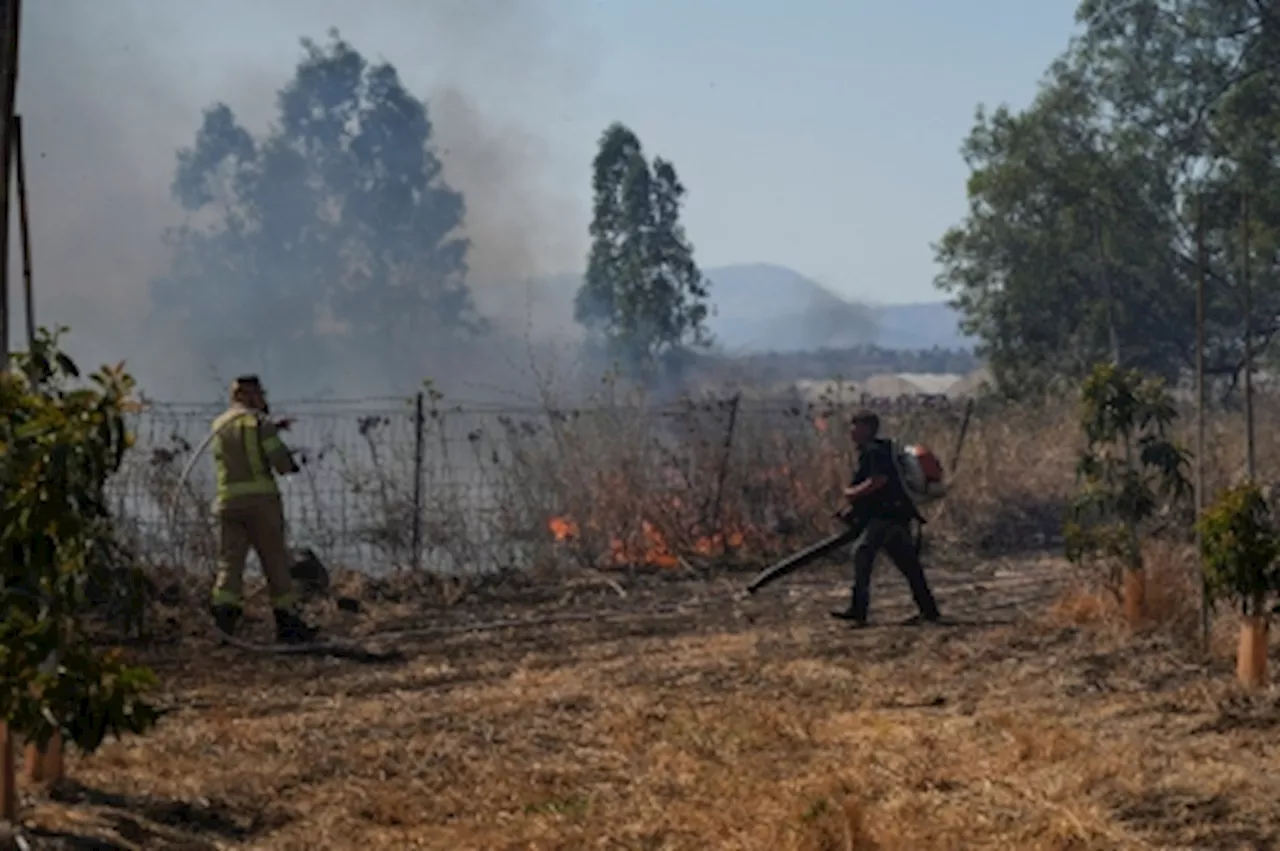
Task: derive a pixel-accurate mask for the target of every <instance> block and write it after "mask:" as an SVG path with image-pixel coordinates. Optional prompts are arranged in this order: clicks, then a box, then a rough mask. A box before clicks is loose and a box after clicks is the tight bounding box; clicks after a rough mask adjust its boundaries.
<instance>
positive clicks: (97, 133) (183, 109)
mask: <svg viewBox="0 0 1280 851" xmlns="http://www.w3.org/2000/svg"><path fill="white" fill-rule="evenodd" d="M1074 8H1075V3H1074V2H1072V0H1035V1H1034V2H1031V1H1030V0H1017V2H1015V0H973V1H972V2H958V0H895V2H892V3H886V2H877V3H872V2H864V1H863V0H847V2H835V0H791V2H787V3H783V2H780V0H775V1H774V2H764V0H737V2H730V0H684V2H676V0H643V2H642V0H419V1H418V2H414V1H413V0H361V2H357V0H269V1H268V2H260V1H259V2H255V0H220V2H204V0H181V2H174V0H111V2H102V0H58V1H57V2H42V3H28V4H27V5H26V7H25V11H24V15H25V19H24V47H23V51H24V52H23V70H22V78H21V83H20V87H19V109H20V110H21V111H23V112H24V114H25V115H26V116H27V128H28V137H29V142H28V147H29V149H31V150H34V151H38V152H39V154H41V155H47V156H41V157H39V158H38V159H33V161H32V164H31V166H30V172H31V178H30V182H31V184H32V190H31V191H32V198H33V211H34V212H33V215H34V216H35V218H36V223H37V230H36V241H37V244H36V256H37V264H38V266H40V267H42V279H43V280H45V281H49V282H50V283H48V284H46V285H45V287H44V289H43V290H42V296H41V299H42V301H43V302H47V303H49V304H52V305H58V306H60V307H61V309H65V310H66V311H67V312H69V314H71V315H70V319H71V320H72V321H74V320H75V319H76V318H77V315H76V311H77V310H79V311H80V312H81V313H85V312H86V311H90V310H92V316H93V317H94V318H95V319H97V320H100V321H101V320H104V319H108V318H110V317H114V318H115V319H117V320H123V319H124V318H125V317H127V316H131V315H133V314H135V313H136V312H137V303H138V300H139V299H141V298H143V297H144V294H145V286H144V282H145V279H146V277H147V276H148V275H149V274H151V273H154V272H155V271H156V270H157V269H158V268H159V265H160V264H161V263H162V257H163V254H162V252H161V251H160V250H159V239H158V238H159V232H160V230H161V228H162V227H163V226H164V225H165V224H167V223H170V222H171V221H172V220H173V216H174V214H175V211H174V210H173V208H172V206H171V205H170V203H169V201H168V200H167V198H166V195H167V188H168V183H169V180H170V177H171V175H172V169H173V154H174V150H175V149H176V148H177V147H178V146H180V145H183V144H188V143H189V142H190V141H191V139H192V137H193V134H194V131H195V128H196V127H197V125H198V122H199V117H200V111H201V109H202V108H204V107H205V106H207V105H208V104H209V103H211V102H212V101H215V100H219V99H221V100H226V101H227V102H229V103H230V104H231V106H232V107H233V108H235V109H236V110H237V111H238V112H239V113H240V114H241V115H242V116H243V117H244V119H245V121H246V122H248V123H249V124H250V125H251V126H252V127H261V126H263V125H265V122H266V121H267V120H268V119H269V117H270V113H271V103H272V98H273V97H274V91H275V89H276V88H278V87H279V86H280V85H281V84H282V83H283V82H284V81H285V80H286V79H287V77H288V75H289V74H290V72H291V70H292V68H293V66H294V65H295V63H296V62H297V60H298V58H299V55H300V48H299V47H298V39H299V38H300V37H302V36H311V37H314V38H317V39H323V38H324V35H325V32H326V31H327V29H328V28H329V27H330V26H337V27H338V28H339V29H340V30H341V31H342V33H343V35H344V36H345V37H346V38H347V39H348V40H350V41H351V42H352V43H354V45H355V46H356V47H357V48H358V49H360V50H361V51H363V52H364V53H365V54H366V55H368V56H370V57H378V58H385V59H387V60H390V61H391V62H393V63H394V64H395V65H396V66H397V67H398V68H399V69H400V71H401V74H402V76H403V78H404V79H405V81H406V82H407V84H408V85H409V86H410V87H411V88H412V89H413V90H414V91H415V92H416V93H418V94H421V95H423V96H426V97H428V98H429V99H430V98H432V97H434V96H436V95H437V94H439V92H440V91H441V90H442V89H450V90H453V91H460V92H462V93H463V95H464V96H465V100H466V102H467V103H468V104H469V105H470V107H471V108H472V109H474V110H475V111H476V112H477V113H478V114H479V115H481V116H482V117H483V120H484V123H485V133H486V134H487V136H486V139H487V141H486V144H488V145H491V146H498V147H496V148H494V150H497V149H498V148H501V147H502V146H505V150H507V151H508V153H510V154H511V155H512V156H513V157H514V159H512V160H511V162H512V163H516V161H517V160H518V163H517V164H515V165H512V164H508V165H507V167H506V171H505V172H503V171H502V170H500V169H496V168H487V167H481V168H477V167H476V164H475V163H474V162H473V163H471V166H470V171H469V172H468V173H467V174H466V180H463V181H462V182H463V183H468V181H470V182H469V183H468V186H471V185H474V186H475V187H476V198H477V201H476V204H475V205H474V206H475V207H476V208H477V209H478V210H479V211H480V212H481V213H484V214H485V215H487V216H488V218H489V219H490V220H491V223H490V231H491V234H490V237H489V242H488V243H486V246H487V248H486V250H488V251H489V253H490V254H491V255H492V257H491V259H490V261H489V262H490V265H491V266H492V267H493V269H495V270H496V269H499V268H500V267H501V266H502V264H503V263H508V264H510V263H517V262H518V263H526V264H529V265H531V266H536V267H537V271H539V272H551V271H563V270H564V269H566V268H572V267H574V266H575V265H576V266H580V265H581V258H582V257H583V256H584V254H585V250H586V228H587V216H588V212H589V203H590V197H589V193H590V173H589V168H590V160H591V157H592V155H593V154H594V148H595V144H596V141H597V139H598V137H599V135H600V133H601V131H602V130H603V129H604V127H605V126H606V125H607V124H608V123H609V122H611V121H613V120H621V121H623V122H625V123H627V124H629V125H630V126H631V127H632V128H633V129H634V130H636V131H637V133H638V134H639V135H640V137H641V139H642V141H643V143H644V144H645V147H646V148H647V149H648V151H649V153H650V154H659V155H662V156H664V157H666V158H668V159H671V160H673V161H674V162H675V164H676V166H677V168H678V170H679V172H680V174H681V176H682V178H683V180H684V182H685V183H686V185H687V186H688V189H689V198H688V206H687V211H686V225H687V230H688V233H689V236H690V238H691V239H692V240H693V242H694V244H695V246H696V248H697V252H698V259H699V261H700V262H701V263H702V265H703V266H715V265H721V264H726V263H744V262H771V263H778V264H783V265H787V266H791V267H793V268H795V269H796V270H798V271H800V272H802V273H804V274H807V275H809V276H811V277H814V278H816V279H817V280H819V281H820V282H822V283H824V284H826V285H827V286H828V287H830V288H831V289H833V290H834V291H836V292H839V293H841V294H843V295H845V296H848V297H852V298H856V299H859V300H865V301H872V302H876V303H903V302H914V301H921V300H936V299H938V298H940V295H939V294H938V293H937V291H936V290H934V289H933V287H932V278H933V276H934V274H935V272H936V269H935V266H934V264H933V260H932V252H931V250H930V242H931V241H933V240H935V239H937V238H938V237H939V236H940V235H941V234H942V232H943V231H944V230H945V229H946V228H947V227H948V226H949V225H951V224H953V223H955V222H956V221H958V219H959V218H960V217H961V216H962V215H963V212H964V183H965V179H966V176H967V175H966V171H965V168H964V165H963V163H962V162H961V160H960V156H959V146H960V143H961V140H962V138H963V137H964V135H965V134H966V132H967V131H968V129H969V128H970V126H971V124H972V119H973V113H974V109H975V107H976V105H977V104H978V103H979V102H985V103H987V104H991V105H994V104H998V103H1001V102H1009V103H1012V104H1015V105H1022V104H1025V103H1027V102H1028V101H1029V99H1030V98H1031V97H1032V95H1033V94H1034V91H1035V87H1036V84H1037V82H1038V80H1039V78H1040V76H1041V74H1042V72H1043V70H1044V68H1045V67H1046V66H1047V65H1048V63H1049V62H1050V61H1051V60H1052V58H1053V57H1054V56H1055V55H1056V54H1057V53H1059V52H1060V51H1061V50H1062V49H1063V48H1064V47H1065V46H1066V44H1067V40H1068V38H1069V37H1070V35H1071V33H1072V31H1073V28H1074V25H1073V13H1074ZM442 114H443V113H442ZM454 132H455V135H456V134H457V132H458V131H457V130H456V129H455V131H454ZM455 141H458V140H456V139H455ZM458 144H459V145H460V147H463V148H466V149H467V150H468V151H473V150H474V151H483V150H485V148H484V146H483V145H480V144H479V143H477V144H475V145H472V144H471V143H470V142H468V141H465V139H464V140H463V141H458ZM517 154H518V156H516V155H517ZM481 165H482V166H483V165H484V164H483V163H481ZM499 173H504V174H505V173H509V174H512V175H515V176H514V177H512V178H511V179H510V180H506V179H505V178H504V180H501V181H500V180H497V179H496V178H494V177H493V175H494V174H499ZM486 178H492V179H490V180H489V185H484V183H485V179H486ZM504 212H505V213H507V215H506V216H505V217H503V215H502V214H503V213H504ZM516 212H519V213H520V216H517V215H515V213H516ZM521 216H523V220H524V222H525V223H523V224H522V223H520V222H521ZM517 230H518V231H521V232H522V233H521V234H520V236H521V237H522V238H523V241H524V244H523V245H522V246H518V249H519V250H518V251H517V250H516V249H515V248H512V247H511V246H509V245H499V243H500V242H502V241H503V240H504V239H507V238H508V237H509V238H511V239H514V238H515V231H517ZM494 234H498V236H494ZM503 251H506V254H507V255H511V256H504V257H502V258H499V257H498V255H499V254H502V253H503ZM530 254H537V255H538V256H537V257H534V258H532V259H531V258H530V257H528V256H526V255H530ZM516 255H518V257H517V256H516ZM513 257H516V259H512V258H513ZM87 277H91V278H93V279H94V280H95V282H96V283H95V287H96V289H95V290H94V292H93V293H85V292H84V291H83V289H76V290H74V291H73V290H71V289H69V288H63V289H60V287H62V286H63V285H61V284H60V283H59V282H61V281H77V280H79V281H83V280H86V278H87ZM109 308H110V309H111V310H114V311H115V312H114V313H111V312H109V310H108V309H109Z"/></svg>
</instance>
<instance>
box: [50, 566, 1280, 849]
mask: <svg viewBox="0 0 1280 851" xmlns="http://www.w3.org/2000/svg"><path fill="white" fill-rule="evenodd" d="M933 576H934V583H935V585H936V588H937V592H938V595H939V597H940V599H941V600H942V601H943V603H944V605H945V606H946V607H947V608H948V610H949V611H950V613H951V614H952V615H954V616H955V617H956V618H957V620H958V622H959V625H957V626H954V627H948V628H938V629H928V628H926V629H920V628H906V627H894V626H889V627H887V628H872V629H868V630H866V631H862V632H850V631H848V630H847V629H845V628H843V627H842V626H840V625H838V624H836V623H835V622H833V621H831V620H830V619H829V618H827V617H826V616H825V615H824V613H823V610H824V609H825V608H827V607H829V606H833V605H835V604H837V603H839V602H840V601H841V600H840V598H841V597H842V596H843V593H844V592H843V591H842V590H841V585H842V584H843V581H842V580H841V578H840V577H839V576H838V575H837V574H836V573H834V571H833V572H831V573H830V574H829V575H827V576H824V575H822V573H821V572H820V571H817V570H814V571H812V572H811V573H808V574H806V575H804V576H803V577H800V578H798V579H796V580H794V581H791V582H789V583H788V584H787V585H786V586H785V587H784V588H782V589H780V590H778V591H777V592H770V593H768V594H766V595H764V596H763V597H762V599H759V600H751V601H747V602H734V601H732V597H731V595H730V592H731V591H732V590H733V588H734V587H736V583H731V582H729V581H728V580H715V581H706V580H694V579H678V578H674V577H671V576H666V577H663V576H654V577H635V578H634V579H633V580H631V581H630V584H629V587H628V589H627V590H628V596H627V598H626V600H618V599H616V598H614V597H612V596H610V593H609V592H607V591H602V592H596V591H592V590H590V589H583V590H581V591H580V592H578V593H577V594H576V595H575V596H574V597H573V598H572V599H567V600H562V601H560V606H561V607H562V608H565V609H568V610H579V611H591V610H593V609H594V610H600V611H603V612H605V613H606V614H607V613H608V612H614V613H615V614H620V613H621V609H622V607H625V609H627V610H629V611H630V612H631V616H630V617H629V618H626V619H624V618H621V617H618V618H606V617H601V618H600V619H599V620H598V621H596V622H593V623H577V624H573V625H565V626H559V627H555V626H550V627H543V628H540V629H536V630H533V629H531V630H510V631H505V632H499V633H488V634H479V635H471V636H468V635H454V636H451V637H448V638H443V639H442V638H439V637H437V638H432V639H425V640H415V639H413V638H412V636H411V635H410V634H409V633H407V632H406V630H409V629H412V628H415V627H420V626H431V627H439V626H441V625H443V624H449V623H464V622H466V621H467V620H469V619H475V618H479V619H486V618H490V617H493V615H494V612H495V610H499V609H500V610H502V611H503V612H504V613H505V614H508V615H510V614H524V615H528V616H532V615H535V614H539V613H541V612H543V611H545V609H546V604H536V603H534V602H531V600H532V599H533V597H532V592H527V593H525V594H516V593H514V592H508V593H507V594H506V595H505V596H504V597H502V598H501V599H498V598H496V597H495V598H494V599H487V600H481V599H472V600H470V601H468V602H464V603H461V604H459V605H457V606H455V607H452V608H450V609H447V610H443V609H442V610H437V611H435V612H431V613H429V614H428V615H427V616H425V617H424V615H423V614H422V613H421V611H418V612H417V613H416V614H414V613H413V611H412V607H410V606H406V605H399V606H391V605H387V606H383V607H378V606H376V605H375V606H373V608H372V609H371V611H370V612H369V613H368V614H367V616H366V619H365V620H364V621H362V622H361V623H360V624H359V625H358V626H359V628H358V629H357V630H356V631H357V632H361V633H376V632H378V631H380V630H384V629H395V630H397V631H398V633H397V634H398V636H399V637H398V638H397V639H396V640H397V641H398V643H400V644H401V646H403V647H405V648H406V649H408V650H409V651H410V653H411V661H409V662H408V663H407V664H404V665H401V666H398V667H387V668H368V667H359V666H353V665H351V664H350V663H337V662H322V661H316V660H312V661H301V660H293V661H283V660H264V659H254V658H246V657H244V656H242V655H235V654H233V653H231V652H230V651H224V650H210V649H209V647H208V646H188V649H186V650H183V651H180V652H174V651H168V652H164V653H161V652H159V651H156V652H154V653H152V654H149V655H151V657H152V658H151V661H153V662H154V663H155V664H156V665H157V667H158V669H159V671H160V673H161V674H162V676H163V677H164V679H165V681H166V683H167V684H168V688H169V689H170V690H171V692H172V699H173V701H174V703H175V705H177V706H178V707H180V708H179V710H178V712H177V714H176V715H174V716H173V717H171V718H170V719H168V720H167V721H166V722H165V723H164V724H163V726H162V727H161V728H160V729H159V730H158V731H156V732H155V733H154V734H153V735H151V736H149V737H147V738H145V739H139V740H129V741H126V742H121V743H113V744H110V745H108V746H106V747H105V748H104V749H103V750H102V751H101V752H100V753H99V754H97V755H95V756H93V757H91V758H88V759H83V760H73V761H72V762H71V764H70V771H71V776H72V777H73V778H74V779H75V781H76V782H77V784H83V785H82V786H77V787H73V788H69V789H66V790H61V791H60V793H59V794H58V795H57V796H56V798H57V800H49V799H48V798H45V797H43V796H39V795H38V796H37V797H35V798H33V799H31V801H30V807H29V815H28V819H27V820H28V822H29V823H30V824H31V825H33V826H39V827H40V828H42V829H43V831H44V832H45V833H46V835H47V834H51V833H54V832H59V831H61V832H62V833H64V834H68V833H75V834H79V835H81V836H84V835H93V836H97V837H99V841H102V842H108V843H111V844H105V845H98V846H94V847H101V848H157V849H165V848H169V849H178V848H182V849H201V848H215V847H222V848H230V847H235V848H271V849H283V850H284V851H288V849H298V850H299V851H301V850H302V849H322V848H334V849H340V848H364V849H370V851H373V850H374V849H383V848H385V849H404V848H438V849H495V851H498V850H499V849H517V848H519V849H573V848H618V849H706V848H717V849H721V848H722V849H762V851H764V849H769V851H774V849H776V851H787V849H797V851H798V849H810V850H811V851H816V849H873V848H874V849H882V851H890V849H953V848H954V849H987V848H989V849H1010V848H1018V849H1026V850H1027V851H1036V849H1077V848H1078V849H1111V848H1114V849H1139V848H1182V847H1186V848H1203V849H1207V848H1244V847H1248V848H1264V847H1272V845H1273V844H1274V843H1276V842H1280V812H1277V810H1276V808H1275V805H1274V802H1275V801H1276V800H1277V798H1278V796H1280V770H1277V769H1280V763H1277V758H1276V756H1275V750H1274V748H1272V747H1270V746H1269V743H1268V741H1269V739H1270V738H1271V736H1272V732H1273V729H1274V727H1273V725H1274V724H1275V722H1276V718H1277V717H1278V716H1277V712H1276V708H1277V702H1278V698H1280V695H1278V694H1277V693H1276V692H1275V691H1274V690H1266V691H1263V692H1258V693H1254V694H1251V695H1244V694H1240V693H1238V692H1237V690H1236V689H1235V687H1234V686H1233V685H1232V684H1231V682H1232V681H1231V676H1230V664H1229V661H1227V660H1226V659H1225V658H1224V654H1223V653H1221V652H1220V653H1218V655H1217V656H1216V657H1215V658H1214V659H1213V660H1211V661H1209V662H1202V661H1198V659H1197V657H1196V656H1195V654H1194V653H1191V652H1190V651H1188V650H1186V649H1185V647H1184V645H1182V644H1180V643H1179V642H1178V640H1177V639H1176V637H1174V636H1171V635H1170V634H1169V633H1168V632H1166V631H1164V630H1161V629H1152V630H1149V631H1147V632H1145V633H1143V634H1140V635H1137V636H1133V635H1127V634H1125V633H1124V632H1123V631H1121V630H1118V629H1112V628H1111V626H1110V621H1108V620H1107V618H1106V617H1105V616H1104V615H1105V613H1104V612H1097V611H1095V612H1094V613H1093V616H1092V618H1093V623H1094V627H1095V628H1089V629H1083V628H1081V627H1080V626H1078V625H1076V624H1075V623H1069V622H1067V621H1068V620H1070V621H1079V620H1081V619H1084V620H1089V618H1088V617H1083V618H1082V612H1085V609H1084V608H1083V607H1081V606H1080V605H1079V604H1078V603H1077V604H1075V608H1071V607H1064V606H1059V607H1057V608H1056V609H1052V610H1050V609H1047V608H1046V606H1047V605H1048V603H1049V602H1051V601H1052V600H1053V599H1056V598H1060V597H1061V589H1062V587H1063V580H1065V579H1068V578H1069V576H1070V574H1069V572H1068V569H1067V568H1066V567H1065V566H1064V565H1063V564H1062V563H1060V562H1058V561H1056V560H1054V559H1046V558H1040V559H1034V560H1033V559H1023V560H1000V561H996V560H990V561H985V562H980V563H979V562H972V561H959V562H954V563H948V564H945V565H942V566H939V567H938V568H937V569H936V570H935V572H934V574H933ZM901 585H902V583H901V580H900V579H898V578H897V577H895V576H892V575H891V573H890V572H889V571H885V572H884V573H883V574H882V575H881V578H880V579H879V580H878V585H877V586H876V588H877V590H876V592H875V596H876V599H875V601H874V602H873V616H874V617H875V618H876V619H877V621H879V622H882V623H885V624H892V623H893V622H894V621H895V620H896V619H897V618H900V617H902V616H905V615H906V614H908V613H909V610H910V605H909V601H908V600H907V599H906V598H905V595H904V593H903V590H902V588H901V587H900V586H901ZM495 593H496V592H495ZM674 602H684V603H685V604H686V605H687V606H688V610H687V611H686V612H685V613H683V614H680V613H676V614H667V615H662V616H659V615H656V614H652V613H653V612H656V611H658V606H659V604H663V603H674ZM1099 606H1100V607H1101V604H1099ZM1019 612H1021V613H1022V614H1021V615H1019ZM409 615H412V617H410V618H409V619H408V620H406V616H409ZM1015 615H1017V616H1016V617H1015ZM1064 618H1066V619H1067V620H1064ZM1175 622H1176V619H1175ZM331 628H332V629H334V630H335V631H340V630H341V629H342V628H343V627H342V624H340V623H337V622H335V623H332V624H331ZM349 628H355V627H349ZM49 841H50V842H51V843H52V842H55V840H49ZM61 841H62V842H64V843H65V844H63V845H60V846H59V845H57V844H51V845H50V847H65V848H71V847H87V846H85V845H72V844H70V840H66V839H64V840H61ZM82 841H83V840H82Z"/></svg>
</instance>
